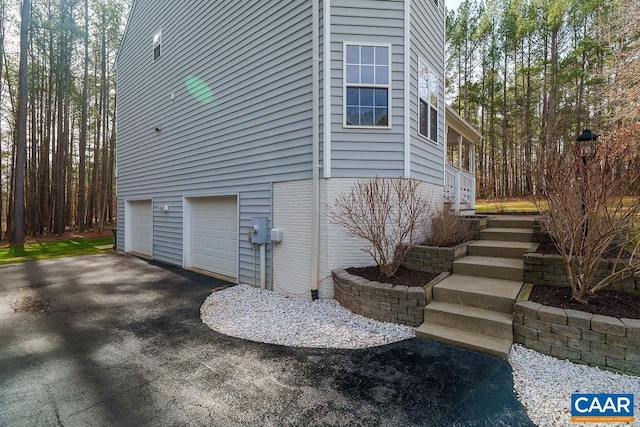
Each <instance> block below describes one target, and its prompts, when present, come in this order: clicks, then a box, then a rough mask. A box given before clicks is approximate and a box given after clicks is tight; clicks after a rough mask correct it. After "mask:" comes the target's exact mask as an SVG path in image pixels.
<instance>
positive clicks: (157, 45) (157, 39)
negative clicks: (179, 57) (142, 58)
mask: <svg viewBox="0 0 640 427" xmlns="http://www.w3.org/2000/svg"><path fill="white" fill-rule="evenodd" d="M161 49H162V32H161V31H158V32H157V33H156V34H155V35H154V36H153V60H154V61H155V60H156V59H158V58H160V55H161V54H162V50H161Z"/></svg>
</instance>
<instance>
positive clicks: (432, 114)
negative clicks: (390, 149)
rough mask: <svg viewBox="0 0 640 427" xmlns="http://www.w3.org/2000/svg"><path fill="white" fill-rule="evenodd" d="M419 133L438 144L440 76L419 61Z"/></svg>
mask: <svg viewBox="0 0 640 427" xmlns="http://www.w3.org/2000/svg"><path fill="white" fill-rule="evenodd" d="M418 112H419V120H418V125H419V126H418V132H419V133H420V135H422V136H424V137H425V138H428V139H430V140H431V141H433V142H438V76H437V75H436V74H435V73H434V72H433V71H431V70H430V69H429V67H428V66H427V64H426V63H425V62H424V61H423V60H422V59H418Z"/></svg>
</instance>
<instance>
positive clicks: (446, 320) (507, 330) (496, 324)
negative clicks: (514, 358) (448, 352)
mask: <svg viewBox="0 0 640 427" xmlns="http://www.w3.org/2000/svg"><path fill="white" fill-rule="evenodd" d="M424 321H425V322H428V323H433V324H436V325H443V326H448V327H450V328H456V329H460V330H463V331H468V332H475V333H477V334H482V335H488V336H490V337H495V338H500V339H513V326H512V322H513V314H507V313H500V312H497V311H492V310H485V309H483V308H477V307H466V306H463V305H458V304H450V303H448V302H442V301H432V302H431V303H430V304H428V305H427V307H426V308H425V309H424Z"/></svg>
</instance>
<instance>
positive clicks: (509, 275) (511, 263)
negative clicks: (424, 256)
mask: <svg viewBox="0 0 640 427" xmlns="http://www.w3.org/2000/svg"><path fill="white" fill-rule="evenodd" d="M523 268H524V264H523V262H522V259H514V258H496V257H484V256H474V255H468V256H465V257H462V258H460V259H459V260H457V261H454V262H453V274H462V275H465V276H481V277H492V278H495V279H504V280H514V281H516V282H522V281H523V275H522V271H523Z"/></svg>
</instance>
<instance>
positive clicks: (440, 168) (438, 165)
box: [410, 0, 445, 185]
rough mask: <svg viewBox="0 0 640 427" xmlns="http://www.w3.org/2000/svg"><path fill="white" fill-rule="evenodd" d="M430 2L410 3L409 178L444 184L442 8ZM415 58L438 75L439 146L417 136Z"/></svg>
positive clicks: (416, 67)
mask: <svg viewBox="0 0 640 427" xmlns="http://www.w3.org/2000/svg"><path fill="white" fill-rule="evenodd" d="M438 3H439V4H438V5H436V4H435V2H434V1H433V0H424V1H412V2H411V64H410V65H411V76H410V84H411V85H410V86H411V93H410V98H411V176H412V177H414V178H417V179H420V180H423V181H426V182H428V183H430V184H435V185H444V138H445V124H444V123H445V122H444V120H445V119H444V81H445V79H444V75H443V73H444V6H443V2H442V1H439V2H438ZM418 57H420V58H422V59H423V60H425V61H426V63H427V65H428V66H429V68H430V69H431V70H432V71H433V72H435V73H436V74H437V75H438V82H439V86H440V90H439V92H440V95H439V99H438V143H437V144H434V143H433V142H431V141H428V140H427V139H425V138H423V137H421V136H419V134H418V120H419V116H418Z"/></svg>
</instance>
